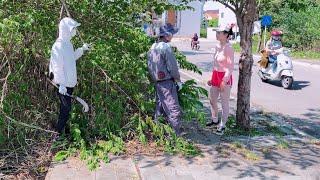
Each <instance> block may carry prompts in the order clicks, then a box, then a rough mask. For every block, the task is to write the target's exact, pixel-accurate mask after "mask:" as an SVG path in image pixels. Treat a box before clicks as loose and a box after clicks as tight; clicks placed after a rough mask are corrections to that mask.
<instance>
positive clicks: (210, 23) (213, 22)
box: [208, 19, 219, 27]
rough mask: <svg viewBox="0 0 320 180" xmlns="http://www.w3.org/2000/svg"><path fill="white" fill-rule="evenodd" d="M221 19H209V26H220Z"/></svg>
mask: <svg viewBox="0 0 320 180" xmlns="http://www.w3.org/2000/svg"><path fill="white" fill-rule="evenodd" d="M218 24H219V19H211V20H209V21H208V27H218Z"/></svg>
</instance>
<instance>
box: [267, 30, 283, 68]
mask: <svg viewBox="0 0 320 180" xmlns="http://www.w3.org/2000/svg"><path fill="white" fill-rule="evenodd" d="M282 34H283V33H282V31H279V30H273V31H272V32H271V38H270V40H269V41H268V42H267V44H266V51H267V53H268V55H269V62H270V63H272V64H273V65H272V66H273V71H275V70H276V68H277V56H278V55H279V54H280V53H281V52H282V50H283V49H282V48H283V46H282V40H281V36H282Z"/></svg>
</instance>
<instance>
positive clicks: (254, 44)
mask: <svg viewBox="0 0 320 180" xmlns="http://www.w3.org/2000/svg"><path fill="white" fill-rule="evenodd" d="M258 40H259V37H258V36H257V35H256V36H253V41H252V52H253V53H256V52H257V51H258ZM232 47H233V49H234V51H235V52H238V53H239V52H241V47H240V43H234V44H232Z"/></svg>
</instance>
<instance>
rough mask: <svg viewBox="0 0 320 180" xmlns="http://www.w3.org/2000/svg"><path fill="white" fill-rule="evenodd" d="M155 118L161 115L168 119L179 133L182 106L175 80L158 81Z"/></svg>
mask: <svg viewBox="0 0 320 180" xmlns="http://www.w3.org/2000/svg"><path fill="white" fill-rule="evenodd" d="M156 94H157V96H156V112H155V120H156V121H157V119H158V118H159V117H160V116H163V117H165V118H166V119H167V121H168V122H169V124H170V125H171V127H172V128H173V129H174V130H175V132H176V133H177V134H179V133H180V130H181V129H180V126H181V124H180V118H181V114H182V112H181V108H180V105H179V101H178V93H177V87H176V84H175V83H174V81H173V80H166V81H161V82H157V83H156Z"/></svg>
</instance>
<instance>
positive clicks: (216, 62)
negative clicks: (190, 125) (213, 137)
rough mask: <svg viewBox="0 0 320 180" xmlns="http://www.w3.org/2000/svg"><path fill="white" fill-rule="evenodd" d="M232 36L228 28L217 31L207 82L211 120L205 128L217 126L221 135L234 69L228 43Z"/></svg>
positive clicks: (226, 114)
mask: <svg viewBox="0 0 320 180" xmlns="http://www.w3.org/2000/svg"><path fill="white" fill-rule="evenodd" d="M232 34H233V32H232V29H231V28H229V27H226V28H223V29H219V30H217V34H216V37H217V40H218V41H219V42H220V43H219V44H218V45H217V46H216V47H215V48H214V52H213V72H212V77H211V80H209V81H208V85H209V86H211V88H210V104H211V113H212V120H211V122H208V123H207V126H212V125H218V127H217V132H218V133H221V134H222V133H223V132H224V130H225V125H226V123H227V120H228V117H229V108H230V107H229V100H230V91H231V87H232V83H233V82H232V72H233V68H234V51H233V48H232V46H231V44H230V43H229V40H228V39H229V36H231V35H232ZM219 96H220V97H221V105H222V120H221V121H220V123H219V120H218V98H219Z"/></svg>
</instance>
